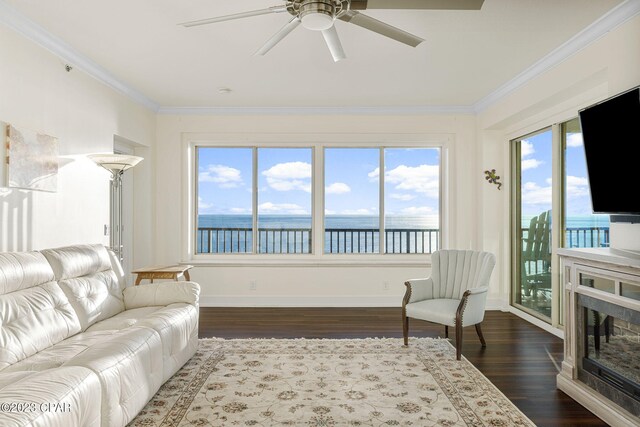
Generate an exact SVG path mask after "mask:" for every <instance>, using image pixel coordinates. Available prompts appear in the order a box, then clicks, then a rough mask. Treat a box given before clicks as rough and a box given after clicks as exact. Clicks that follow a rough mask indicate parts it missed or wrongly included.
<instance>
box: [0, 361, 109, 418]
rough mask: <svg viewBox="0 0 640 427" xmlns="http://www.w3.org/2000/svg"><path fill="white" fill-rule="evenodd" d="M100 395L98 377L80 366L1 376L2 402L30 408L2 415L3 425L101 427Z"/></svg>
mask: <svg viewBox="0 0 640 427" xmlns="http://www.w3.org/2000/svg"><path fill="white" fill-rule="evenodd" d="M6 377H8V379H10V380H11V382H9V381H7V378H6ZM101 394H102V390H101V388H100V381H99V380H98V377H97V376H96V375H95V374H94V373H93V372H92V371H91V370H89V369H86V368H81V367H70V368H62V369H52V370H48V371H44V372H37V373H33V372H30V373H24V372H16V373H12V374H0V402H3V403H9V402H11V403H22V404H24V405H26V407H27V408H29V409H30V410H23V411H14V412H7V411H2V412H0V426H11V427H70V426H82V427H99V426H100V409H101V407H100V403H99V402H100V396H101ZM31 409H33V410H31Z"/></svg>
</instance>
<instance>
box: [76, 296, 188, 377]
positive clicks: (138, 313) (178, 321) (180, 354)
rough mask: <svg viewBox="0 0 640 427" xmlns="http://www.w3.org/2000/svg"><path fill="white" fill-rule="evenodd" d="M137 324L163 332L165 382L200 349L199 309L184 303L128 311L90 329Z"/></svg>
mask: <svg viewBox="0 0 640 427" xmlns="http://www.w3.org/2000/svg"><path fill="white" fill-rule="evenodd" d="M134 325H135V326H146V327H148V328H151V329H153V330H155V331H156V332H157V333H158V334H159V335H160V340H161V341H162V355H163V370H164V373H163V381H166V380H168V379H169V378H171V376H172V375H173V374H175V373H176V372H177V371H178V369H180V367H181V366H182V365H184V364H185V363H186V361H187V360H189V359H190V358H191V356H193V355H194V354H195V352H196V350H197V348H198V310H197V309H196V308H195V307H194V306H193V305H190V304H184V303H175V304H170V305H168V306H166V307H142V308H134V309H132V310H126V311H123V312H122V313H120V314H118V315H116V316H113V317H111V318H110V319H106V320H103V321H102V322H98V323H96V324H95V325H93V326H91V327H90V328H89V329H87V332H94V331H95V332H97V331H103V330H107V331H108V330H112V329H125V328H128V327H131V326H134Z"/></svg>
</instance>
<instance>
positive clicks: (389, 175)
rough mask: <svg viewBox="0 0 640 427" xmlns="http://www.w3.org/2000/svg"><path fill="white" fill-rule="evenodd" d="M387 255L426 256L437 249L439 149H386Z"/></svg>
mask: <svg viewBox="0 0 640 427" xmlns="http://www.w3.org/2000/svg"><path fill="white" fill-rule="evenodd" d="M384 168H385V179H384V190H385V191H384V194H385V198H384V212H385V216H384V219H385V243H384V247H385V253H391V254H401V253H407V254H424V253H431V252H433V251H434V250H437V249H438V246H439V241H440V238H439V234H440V213H439V212H440V150H437V149H423V148H394V149H386V150H384Z"/></svg>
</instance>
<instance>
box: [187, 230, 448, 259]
mask: <svg viewBox="0 0 640 427" xmlns="http://www.w3.org/2000/svg"><path fill="white" fill-rule="evenodd" d="M384 235H385V243H384V249H385V253H388V254H424V253H431V252H433V251H435V250H437V249H438V248H439V247H440V230H438V229H404V228H403V229H387V230H385V233H384ZM257 236H258V241H257V249H258V253H268V254H310V253H311V252H312V248H313V246H312V243H313V242H312V237H311V236H312V233H311V229H310V228H282V229H280V228H259V229H258V232H257ZM196 239H197V240H196V245H197V251H198V253H250V252H251V251H252V249H253V230H252V229H251V228H223V227H219V228H218V227H203V228H198V233H197V236H196ZM324 248H325V253H329V254H359V253H378V252H379V248H380V230H378V229H362V228H360V229H353V228H327V229H325V233H324Z"/></svg>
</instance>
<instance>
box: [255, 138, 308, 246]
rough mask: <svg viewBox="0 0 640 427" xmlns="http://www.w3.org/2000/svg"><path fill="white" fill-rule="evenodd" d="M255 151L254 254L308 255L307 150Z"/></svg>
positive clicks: (276, 149)
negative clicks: (255, 233)
mask: <svg viewBox="0 0 640 427" xmlns="http://www.w3.org/2000/svg"><path fill="white" fill-rule="evenodd" d="M257 151H258V251H257V252H258V253H261V254H285V253H286V254H289V253H293V254H299V253H306V254H309V253H311V252H312V247H311V244H312V241H311V168H312V165H311V163H312V161H311V157H312V155H311V149H310V148H290V149H289V148H259V149H258V150H257Z"/></svg>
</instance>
